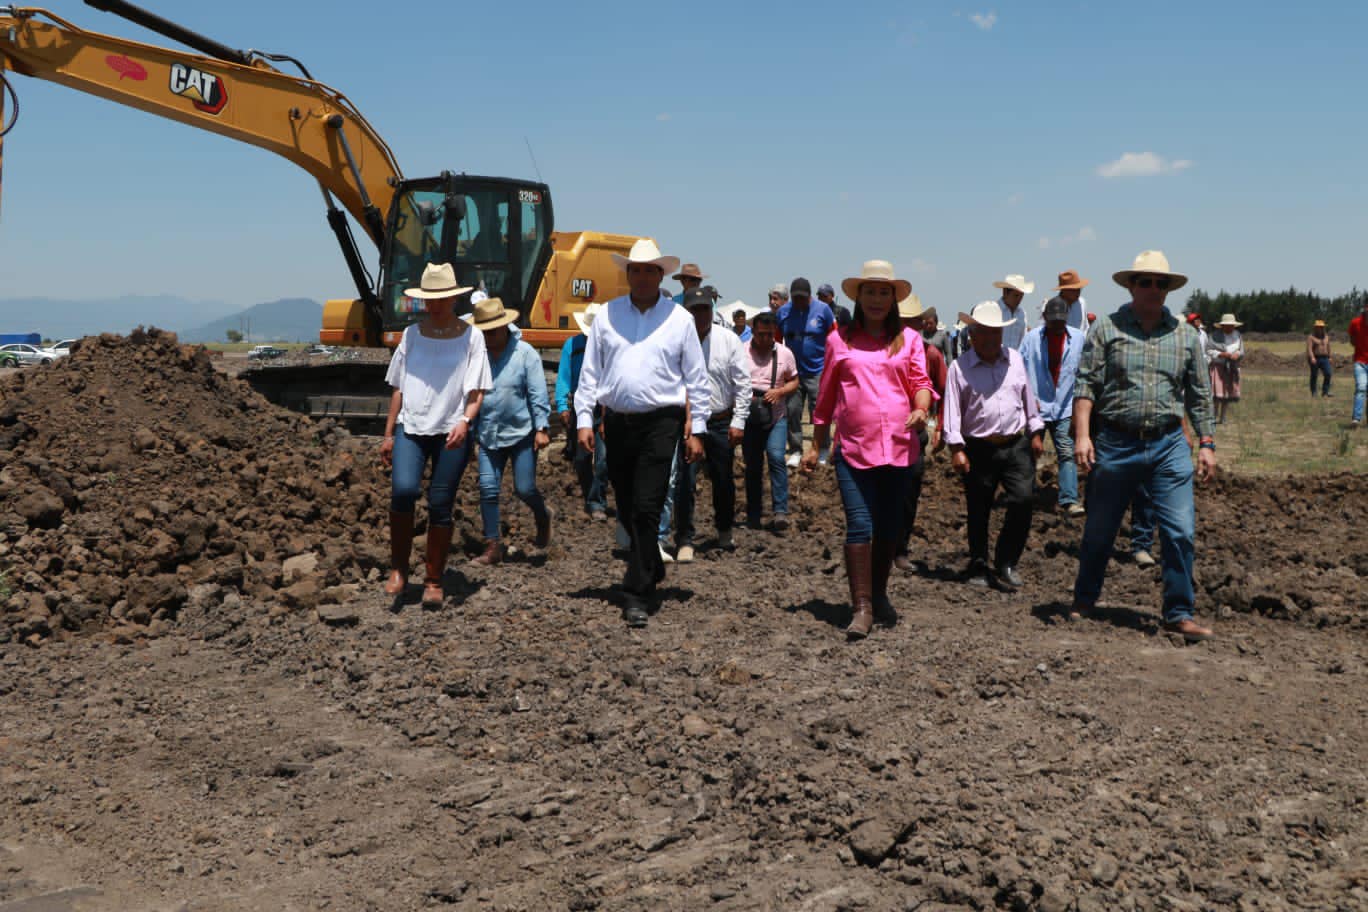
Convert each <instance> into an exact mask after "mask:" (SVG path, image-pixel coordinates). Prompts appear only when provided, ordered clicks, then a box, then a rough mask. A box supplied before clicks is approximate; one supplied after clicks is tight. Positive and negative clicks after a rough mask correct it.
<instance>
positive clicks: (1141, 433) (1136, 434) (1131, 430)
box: [1099, 419, 1183, 440]
mask: <svg viewBox="0 0 1368 912" xmlns="http://www.w3.org/2000/svg"><path fill="white" fill-rule="evenodd" d="M1182 424H1183V422H1182V420H1181V419H1179V420H1177V421H1170V422H1169V423H1168V424H1165V425H1163V426H1162V427H1131V426H1129V425H1125V424H1121V423H1120V422H1118V421H1107V420H1105V419H1104V420H1103V421H1102V422H1101V427H1100V428H1099V430H1103V431H1110V432H1112V433H1113V434H1121V435H1122V436H1125V437H1133V438H1135V439H1136V440H1158V439H1159V438H1160V437H1167V436H1168V435H1169V434H1172V433H1173V432H1174V431H1176V430H1177V429H1178V428H1179V427H1181V426H1182Z"/></svg>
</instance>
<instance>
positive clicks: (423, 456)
mask: <svg viewBox="0 0 1368 912" xmlns="http://www.w3.org/2000/svg"><path fill="white" fill-rule="evenodd" d="M473 437H474V435H473V434H471V435H468V436H467V437H466V443H465V446H463V447H461V448H460V449H456V450H448V449H447V448H446V434H421V435H410V434H407V433H405V432H404V426H403V425H399V426H398V427H396V428H395V429H394V469H393V473H392V474H391V476H390V511H391V512H393V513H412V512H413V507H414V505H415V504H417V503H418V497H419V495H421V494H422V493H423V469H424V467H426V466H427V464H428V463H432V478H431V480H430V481H429V482H428V523H429V524H430V525H434V526H450V525H452V524H453V523H452V511H453V510H454V509H455V506H456V489H457V488H458V487H460V485H461V476H462V475H463V474H465V468H466V463H467V462H469V461H470V442H471V439H472V438H473Z"/></svg>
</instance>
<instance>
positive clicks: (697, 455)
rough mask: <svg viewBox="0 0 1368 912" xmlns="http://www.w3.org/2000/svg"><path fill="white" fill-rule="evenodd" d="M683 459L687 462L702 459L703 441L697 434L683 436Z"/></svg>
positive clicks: (700, 460) (690, 462) (691, 462)
mask: <svg viewBox="0 0 1368 912" xmlns="http://www.w3.org/2000/svg"><path fill="white" fill-rule="evenodd" d="M684 461H685V462H687V463H689V464H693V463H695V462H702V461H703V441H702V440H701V439H699V436H698V435H697V434H690V435H689V436H688V437H685V438H684Z"/></svg>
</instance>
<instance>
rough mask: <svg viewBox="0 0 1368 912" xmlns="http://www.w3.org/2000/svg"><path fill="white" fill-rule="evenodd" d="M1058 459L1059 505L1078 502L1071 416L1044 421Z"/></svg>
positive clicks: (1076, 468) (1064, 505)
mask: <svg viewBox="0 0 1368 912" xmlns="http://www.w3.org/2000/svg"><path fill="white" fill-rule="evenodd" d="M1045 430H1047V431H1049V432H1050V440H1051V441H1053V442H1054V449H1055V459H1057V460H1058V461H1059V505H1060V506H1061V507H1067V506H1068V505H1069V504H1076V503H1078V464H1077V463H1075V462H1074V444H1073V416H1072V415H1071V416H1069V417H1068V418H1061V419H1059V420H1058V421H1047V422H1045Z"/></svg>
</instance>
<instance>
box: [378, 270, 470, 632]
mask: <svg viewBox="0 0 1368 912" xmlns="http://www.w3.org/2000/svg"><path fill="white" fill-rule="evenodd" d="M468 291H470V289H469V288H461V287H458V286H457V284H456V273H455V270H453V269H452V268H451V266H450V265H448V264H445V263H443V264H440V265H429V266H428V267H427V268H426V269H424V270H423V280H422V285H421V287H419V288H410V289H407V290H406V291H405V292H404V294H406V295H408V296H409V297H411V298H416V299H418V300H421V301H423V302H425V304H426V306H427V316H426V317H425V318H424V319H423V320H421V321H420V322H418V323H414V324H413V325H411V326H409V327H408V329H405V330H404V335H403V338H402V339H400V341H399V345H398V347H396V348H395V350H394V357H393V358H392V359H391V360H390V366H389V373H388V374H386V376H385V382H387V383H388V384H389V385H390V386H392V387H394V394H393V396H391V397H390V409H389V419H388V420H387V421H386V422H385V440H384V443H383V444H381V447H380V459H381V461H382V462H383V463H384V464H385V465H389V466H393V469H394V471H393V474H392V484H391V494H390V566H391V567H392V568H393V569H392V570H391V571H390V575H389V579H388V580H387V581H386V583H385V592H386V593H387V594H389V595H399V594H401V593H402V592H403V591H404V587H405V586H406V585H407V584H408V571H409V557H410V554H411V552H412V550H413V508H414V505H415V504H416V503H417V502H418V496H419V495H420V494H421V493H422V482H423V467H424V466H426V465H427V464H428V463H431V464H432V474H431V476H430V478H429V481H428V531H427V575H426V576H425V577H424V580H423V605H424V606H427V607H438V606H440V605H441V604H442V573H443V572H444V571H445V570H446V561H447V552H449V551H450V550H451V526H452V513H453V509H454V506H455V503H456V489H457V487H458V486H459V485H460V483H461V475H462V474H463V473H464V472H465V467H466V463H467V462H468V461H469V459H470V443H471V434H470V424H471V422H472V421H474V420H475V418H476V416H478V415H479V413H480V403H481V402H482V401H483V400H484V393H485V390H487V389H489V388H490V386H491V385H492V384H491V382H490V372H489V358H488V357H487V356H486V355H485V341H484V336H483V335H481V334H480V333H479V332H477V331H476V330H473V329H471V328H470V325H469V324H468V323H466V322H465V321H464V320H461V319H458V318H457V317H456V315H455V314H454V313H453V312H452V307H453V305H454V304H455V303H456V299H457V297H459V296H460V295H463V294H465V293H466V292H468Z"/></svg>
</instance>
